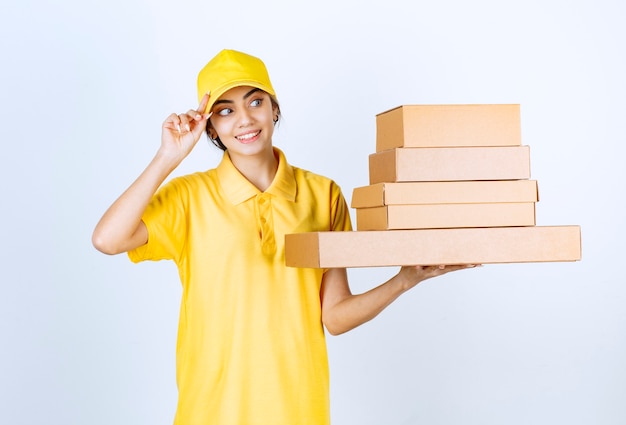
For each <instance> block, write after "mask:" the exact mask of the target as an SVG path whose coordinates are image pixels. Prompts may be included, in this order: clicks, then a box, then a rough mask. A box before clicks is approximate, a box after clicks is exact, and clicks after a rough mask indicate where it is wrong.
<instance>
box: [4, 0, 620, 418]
mask: <svg viewBox="0 0 626 425" xmlns="http://www.w3.org/2000/svg"><path fill="white" fill-rule="evenodd" d="M7 3H9V2H4V3H3V5H2V6H1V13H0V46H1V51H0V55H1V56H0V57H1V59H2V66H1V67H0V76H1V78H0V81H1V90H2V92H1V93H0V94H1V96H0V101H1V102H2V104H1V107H2V109H1V115H0V116H1V117H2V141H1V143H2V165H1V167H0V173H1V175H0V178H1V182H2V186H1V187H2V189H1V190H2V192H1V195H2V201H1V204H0V214H1V220H2V221H1V225H0V229H1V230H0V242H1V243H0V262H1V266H2V267H1V268H0V282H1V293H0V344H1V349H0V422H2V423H6V424H12V425H22V424H90V425H100V424H169V423H171V422H172V418H173V413H174V408H175V403H176V387H175V380H174V378H175V377H174V366H175V363H174V350H175V339H176V326H177V321H178V303H179V300H180V284H179V282H178V278H177V274H176V270H175V267H174V265H173V264H172V263H168V262H161V263H145V264H140V265H133V264H131V263H130V261H129V260H128V259H127V258H126V257H125V256H123V255H122V256H117V257H107V256H105V255H102V254H100V253H97V252H96V251H95V250H94V249H93V248H92V246H91V241H90V237H91V232H92V229H93V227H94V225H95V223H96V222H97V220H98V219H99V217H100V215H101V214H102V213H103V212H104V210H105V208H106V207H107V206H108V205H109V204H110V203H111V202H112V201H113V200H114V199H115V198H116V197H117V196H118V195H119V194H120V193H121V192H122V191H123V190H124V189H125V188H126V187H127V186H128V184H130V182H131V181H132V180H133V179H134V178H135V177H136V176H137V175H138V174H139V173H140V172H141V170H142V169H143V168H144V166H145V165H147V163H148V162H149V160H150V159H151V158H152V155H153V154H154V152H156V149H157V146H158V144H159V136H160V124H161V122H162V121H163V119H164V118H165V117H166V116H167V115H168V114H169V113H170V112H174V111H176V112H182V111H185V110H187V109H189V108H190V107H194V106H195V105H196V102H197V100H196V92H195V79H196V75H197V72H198V71H199V70H200V68H201V67H202V66H204V64H205V63H206V62H207V61H208V60H209V59H210V58H211V57H213V56H214V55H215V54H216V53H217V52H218V51H219V50H221V49H222V48H232V49H238V50H243V51H246V52H249V53H251V54H254V55H256V56H259V57H261V58H262V59H263V60H264V61H265V63H266V65H267V66H268V68H269V70H270V75H271V77H272V80H273V82H274V86H275V88H276V90H277V93H278V97H279V100H280V102H281V106H282V111H283V114H284V117H283V118H284V119H283V121H282V124H281V125H280V127H279V128H278V131H277V132H276V135H275V138H274V142H275V145H277V146H279V147H280V148H282V149H283V150H284V151H285V152H286V154H287V158H288V159H289V160H290V162H291V163H293V164H295V165H298V166H300V167H303V168H307V169H310V170H313V171H315V172H318V173H320V174H324V175H327V176H329V177H332V178H333V179H335V180H336V181H337V182H338V183H339V184H340V185H341V186H342V188H343V190H344V194H345V195H346V198H347V199H348V201H349V200H350V198H351V193H352V189H353V188H354V187H358V186H363V185H366V184H367V183H368V175H367V157H368V155H369V154H370V153H372V152H373V151H374V149H375V115H376V114H377V113H379V112H382V111H384V110H387V109H389V108H392V107H395V106H399V105H401V104H412V103H414V104H430V103H432V104H445V103H519V104H520V105H521V111H522V142H523V144H526V145H529V146H530V149H531V174H532V178H534V179H537V180H538V182H539V188H540V197H541V199H540V202H539V204H538V205H537V224H538V225H556V224H578V225H581V226H582V236H583V260H582V261H581V262H576V263H546V264H523V265H522V264H516V265H497V266H496V265H486V266H484V267H482V268H480V269H474V270H466V271H462V272H458V273H456V274H452V275H447V276H444V277H441V278H438V279H436V280H431V281H428V282H425V283H424V284H422V285H419V286H418V287H417V288H415V289H414V290H413V291H412V292H410V293H408V294H405V295H404V296H403V297H402V298H401V299H399V300H398V301H397V302H396V303H395V304H393V305H392V306H391V307H390V308H389V309H387V310H386V311H385V312H383V313H382V314H381V315H380V316H379V317H378V318H376V319H375V320H374V321H372V322H370V323H368V324H365V325H363V326H362V327H360V328H358V329H356V330H354V331H352V332H350V333H349V334H346V335H343V336H339V337H329V342H328V344H329V357H330V365H331V384H332V394H331V396H332V418H333V423H334V424H335V425H352V424H360V425H366V424H429V425H433V424H446V425H447V424H481V425H484V424H509V425H511V424H569V425H574V424H607V425H609V424H624V423H626V285H625V283H626V282H625V279H624V276H623V270H622V265H623V250H624V240H625V239H626V231H625V230H624V229H625V225H626V222H625V210H626V203H625V201H624V198H625V195H624V193H625V190H624V183H625V182H626V173H625V171H624V169H625V166H624V144H625V143H626V136H625V134H626V118H625V117H626V107H625V106H624V105H625V103H624V100H625V98H626V84H625V80H626V77H625V76H626V63H625V59H624V57H625V41H626V26H625V25H624V22H625V20H626V9H625V6H624V3H623V2H621V1H618V0H613V1H611V0H570V1H564V0H563V1H558V0H542V1H537V0H526V1H511V2H506V1H495V0H493V1H489V0H477V1H472V2H469V1H461V0H442V1H428V2H425V1H408V0H406V1H398V0H386V1H382V2H380V1H377V2H370V1H367V0H365V1H363V0H362V1H341V0H335V1H326V0H322V1H319V0H318V1H316V2H309V3H306V4H299V3H298V2H287V1H283V2H280V1H265V2H261V1H251V2H236V1H222V2H209V1H200V0H187V1H179V2H166V1H162V0H157V1H147V0H123V1H122V0H109V1H106V2H89V1H80V2H79V1H72V0H61V1H58V2H44V1H39V2H35V1H32V0H30V1H28V0H26V1H24V0H23V1H20V2H17V1H15V2H10V4H7ZM92 3H93V4H92ZM220 156H221V154H220V153H219V151H217V149H215V148H213V147H212V146H209V144H208V142H207V141H206V139H203V141H201V142H200V143H199V144H198V146H197V148H196V149H195V150H194V152H193V153H192V155H191V156H190V157H189V158H188V159H187V160H186V162H185V163H183V164H182V165H181V167H180V168H179V169H177V170H176V172H175V174H176V175H178V174H183V173H187V172H189V171H195V170H204V169H207V168H212V167H213V166H215V165H216V164H217V162H218V160H219V158H220ZM352 212H354V210H352ZM353 218H354V216H353ZM395 271H396V270H395V269H384V268H383V269H353V270H350V279H351V284H352V288H353V290H354V291H355V292H361V291H364V290H366V289H368V288H370V287H372V286H373V285H375V284H377V283H379V282H382V281H384V280H386V279H387V278H388V277H390V276H391V275H392V274H393V273H395Z"/></svg>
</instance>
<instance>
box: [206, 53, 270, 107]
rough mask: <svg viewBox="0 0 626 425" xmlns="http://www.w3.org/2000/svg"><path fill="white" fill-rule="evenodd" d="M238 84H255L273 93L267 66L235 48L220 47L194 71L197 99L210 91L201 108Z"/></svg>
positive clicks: (253, 85) (211, 103) (211, 104)
mask: <svg viewBox="0 0 626 425" xmlns="http://www.w3.org/2000/svg"><path fill="white" fill-rule="evenodd" d="M239 86H251V87H256V88H258V89H261V90H263V91H265V92H267V93H269V94H270V95H272V96H276V93H275V92H274V88H273V87H272V83H271V81H270V76H269V74H268V73H267V68H265V64H264V63H263V61H261V59H259V58H257V57H254V56H251V55H248V54H246V53H242V52H238V51H236V50H228V49H224V50H222V51H221V52H219V53H218V54H217V56H215V57H214V58H213V59H211V60H210V61H209V63H207V64H206V65H205V67H204V68H202V70H201V71H200V73H199V74H198V102H200V101H201V100H202V97H203V96H204V95H205V94H206V93H207V92H209V91H210V95H211V96H210V98H209V103H208V105H207V107H206V110H205V111H204V112H208V111H210V110H211V108H212V107H213V104H214V103H215V101H216V100H218V99H219V98H220V96H222V95H223V94H224V93H225V92H227V91H228V90H230V89H232V88H233V87H239Z"/></svg>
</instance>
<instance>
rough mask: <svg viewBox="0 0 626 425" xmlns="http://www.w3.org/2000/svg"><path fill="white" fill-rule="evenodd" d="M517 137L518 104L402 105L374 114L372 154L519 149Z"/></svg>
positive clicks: (519, 133)
mask: <svg viewBox="0 0 626 425" xmlns="http://www.w3.org/2000/svg"><path fill="white" fill-rule="evenodd" d="M521 134H522V132H521V124H520V106H519V105H403V106H399V107H397V108H394V109H391V110H389V111H386V112H383V113H381V114H378V115H376V152H382V151H384V150H387V149H393V148H401V147H454V146H456V147H458V146H519V145H521V138H522V136H521Z"/></svg>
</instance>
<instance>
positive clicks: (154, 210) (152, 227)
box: [128, 179, 188, 263]
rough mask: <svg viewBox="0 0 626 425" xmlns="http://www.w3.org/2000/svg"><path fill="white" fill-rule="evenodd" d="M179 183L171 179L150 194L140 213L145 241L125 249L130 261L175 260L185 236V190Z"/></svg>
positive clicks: (180, 180) (177, 257)
mask: <svg viewBox="0 0 626 425" xmlns="http://www.w3.org/2000/svg"><path fill="white" fill-rule="evenodd" d="M183 182H184V180H182V179H174V180H172V181H170V182H169V183H167V184H166V185H164V186H163V187H161V188H160V189H159V190H158V191H157V193H156V194H155V195H154V196H153V197H152V200H151V201H150V203H149V204H148V207H147V208H146V211H145V212H144V214H143V216H142V220H143V222H144V223H145V225H146V228H147V229H148V242H147V243H146V244H145V245H143V246H140V247H138V248H136V249H134V250H131V251H129V252H128V257H129V258H130V260H131V261H132V262H134V263H137V262H140V261H144V260H152V261H158V260H175V261H178V260H179V256H180V253H181V252H182V251H183V247H184V244H185V240H186V235H187V219H186V210H187V203H188V196H187V194H188V190H186V189H187V188H186V187H185V185H184V183H183Z"/></svg>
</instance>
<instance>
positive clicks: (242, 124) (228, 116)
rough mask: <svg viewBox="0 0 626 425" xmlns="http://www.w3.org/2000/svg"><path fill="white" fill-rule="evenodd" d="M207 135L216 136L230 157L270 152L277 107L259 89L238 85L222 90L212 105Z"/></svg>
mask: <svg viewBox="0 0 626 425" xmlns="http://www.w3.org/2000/svg"><path fill="white" fill-rule="evenodd" d="M211 110H212V112H213V115H211V118H210V119H211V125H212V126H213V129H211V130H210V131H211V133H212V134H211V137H213V138H215V137H214V136H218V137H219V138H220V140H221V142H222V143H223V144H224V146H226V148H227V149H228V151H229V153H230V154H231V156H232V155H233V154H235V155H236V154H241V155H255V154H259V153H261V152H267V151H268V150H269V152H271V151H272V135H273V133H274V120H275V119H276V118H277V115H278V108H277V107H275V106H273V105H272V101H271V98H270V95H269V94H267V93H266V92H264V91H263V90H260V89H257V88H254V87H250V86H240V87H235V88H232V89H230V90H228V91H227V92H226V93H224V94H223V95H222V96H221V97H220V98H219V99H218V100H217V101H216V102H215V103H214V104H213V107H212V109H211Z"/></svg>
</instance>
